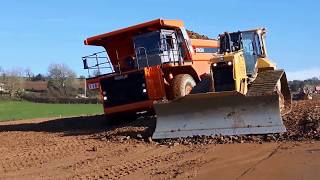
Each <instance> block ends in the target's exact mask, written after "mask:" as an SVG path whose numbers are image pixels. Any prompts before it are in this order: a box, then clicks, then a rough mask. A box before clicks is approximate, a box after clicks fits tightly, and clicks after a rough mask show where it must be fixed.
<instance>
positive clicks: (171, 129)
mask: <svg viewBox="0 0 320 180" xmlns="http://www.w3.org/2000/svg"><path fill="white" fill-rule="evenodd" d="M279 109H280V108H279V97H278V95H276V94H275V95H265V96H245V95H243V94H240V93H237V92H224V93H215V92H211V93H201V94H191V95H187V96H185V97H183V98H180V99H177V100H174V101H172V102H170V103H168V104H167V103H166V104H155V111H156V114H157V124H156V129H155V132H154V134H153V137H152V138H153V139H164V138H177V137H192V136H198V135H207V136H209V135H240V134H266V133H279V132H285V131H286V128H285V127H284V125H283V122H282V119H281V115H280V110H279Z"/></svg>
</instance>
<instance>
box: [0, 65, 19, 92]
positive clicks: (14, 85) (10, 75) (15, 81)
mask: <svg viewBox="0 0 320 180" xmlns="http://www.w3.org/2000/svg"><path fill="white" fill-rule="evenodd" d="M22 72H23V71H22V69H21V68H13V69H11V70H9V71H3V74H2V77H1V79H2V83H3V84H4V89H6V90H7V91H8V92H9V93H10V96H11V97H13V96H15V95H16V94H17V93H18V92H20V91H22V90H23V82H24V81H23V74H22Z"/></svg>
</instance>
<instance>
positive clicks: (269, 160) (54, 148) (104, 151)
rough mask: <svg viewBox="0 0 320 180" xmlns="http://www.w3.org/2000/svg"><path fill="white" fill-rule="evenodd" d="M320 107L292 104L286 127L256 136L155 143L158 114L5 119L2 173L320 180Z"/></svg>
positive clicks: (0, 134)
mask: <svg viewBox="0 0 320 180" xmlns="http://www.w3.org/2000/svg"><path fill="white" fill-rule="evenodd" d="M319 107H320V101H319V100H312V101H298V102H294V104H293V109H292V112H291V113H289V114H287V115H286V116H284V123H285V125H286V126H287V129H288V133H286V134H280V135H279V134H275V135H269V136H250V138H248V137H196V138H193V139H192V140H190V139H189V140H188V139H178V140H177V139H173V140H167V141H152V140H151V139H148V137H149V136H150V134H151V133H152V130H153V128H154V124H155V120H154V119H152V118H145V119H143V118H140V119H138V120H136V121H134V122H130V123H124V124H123V125H118V126H113V127H110V126H107V125H106V124H105V121H104V118H103V116H88V117H87V116H86V117H75V118H65V119H48V118H47V119H32V120H22V121H10V122H2V123H0V152H1V156H0V179H172V178H178V179H187V178H190V179H213V178H215V179H275V178H277V179H290V180H291V179H318V178H319V177H320V171H319V169H320V141H319V139H318V138H319V121H320V120H319ZM221 139H222V140H221ZM239 139H241V140H239ZM267 141H268V142H267Z"/></svg>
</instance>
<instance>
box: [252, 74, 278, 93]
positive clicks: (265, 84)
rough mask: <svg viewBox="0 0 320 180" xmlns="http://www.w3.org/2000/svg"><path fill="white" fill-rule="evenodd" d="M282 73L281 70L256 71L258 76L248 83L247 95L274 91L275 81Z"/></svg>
mask: <svg viewBox="0 0 320 180" xmlns="http://www.w3.org/2000/svg"><path fill="white" fill-rule="evenodd" d="M283 74H284V71H283V70H272V71H270V70H268V71H262V72H259V73H258V76H257V77H256V79H255V80H254V81H253V83H252V84H251V85H250V88H249V90H248V93H247V95H248V96H257V95H264V94H274V93H276V86H277V82H278V81H279V80H280V79H281V77H282V75H283Z"/></svg>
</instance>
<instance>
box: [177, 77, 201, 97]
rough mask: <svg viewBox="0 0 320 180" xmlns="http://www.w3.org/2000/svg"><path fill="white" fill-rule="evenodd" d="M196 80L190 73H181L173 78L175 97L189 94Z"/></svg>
mask: <svg viewBox="0 0 320 180" xmlns="http://www.w3.org/2000/svg"><path fill="white" fill-rule="evenodd" d="M195 85H196V82H195V81H194V79H193V78H192V76H190V75H189V74H179V75H177V76H175V77H174V79H173V86H172V88H173V95H174V98H179V97H183V96H185V95H188V94H189V93H190V92H191V90H192V88H193V87H194V86H195Z"/></svg>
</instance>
